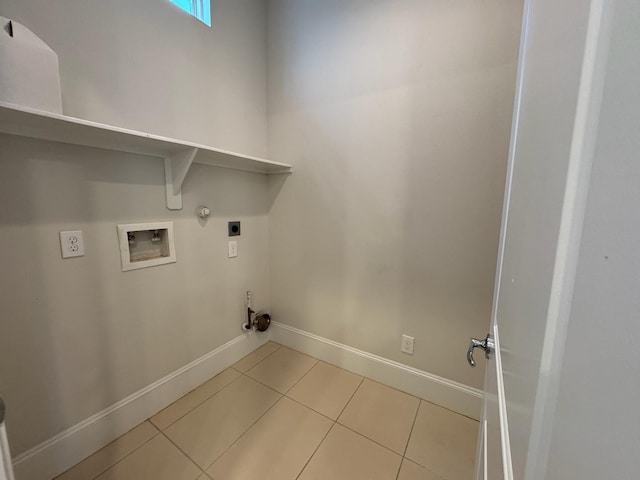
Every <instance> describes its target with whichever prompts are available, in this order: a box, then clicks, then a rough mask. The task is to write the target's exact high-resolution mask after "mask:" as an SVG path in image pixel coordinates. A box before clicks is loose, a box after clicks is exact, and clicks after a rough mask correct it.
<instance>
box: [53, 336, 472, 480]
mask: <svg viewBox="0 0 640 480" xmlns="http://www.w3.org/2000/svg"><path fill="white" fill-rule="evenodd" d="M477 432H478V422H476V421H475V420H471V419H469V418H467V417H463V416H461V415H458V414H456V413H453V412H451V411H449V410H446V409H444V408H441V407H438V406H436V405H434V404H432V403H429V402H425V401H423V400H420V399H419V398H416V397H413V396H411V395H408V394H406V393H403V392H400V391H398V390H394V389H393V388H390V387H387V386H385V385H381V384H379V383H376V382H374V381H372V380H369V379H367V378H363V377H361V376H359V375H355V374H353V373H351V372H348V371H346V370H342V369H340V368H337V367H335V366H333V365H329V364H327V363H324V362H321V361H318V360H317V359H315V358H312V357H309V356H307V355H304V354H302V353H299V352H296V351H294V350H291V349H289V348H286V347H283V346H280V345H278V344H275V343H273V342H269V343H267V344H265V345H263V346H262V347H260V348H259V349H258V350H256V351H254V352H253V353H251V354H250V355H248V356H246V357H245V358H243V359H242V360H240V361H239V362H238V363H236V364H235V365H233V366H232V367H231V368H228V369H227V370H225V371H223V372H222V373H220V374H219V375H217V376H216V377H214V378H212V379H211V380H209V381H207V382H206V383H204V384H202V385H201V386H200V387H198V388H197V389H195V390H193V391H192V392H190V393H188V394H187V395H185V396H184V397H182V398H181V399H179V400H177V401H176V402H175V403H173V404H171V405H170V406H169V407H167V408H165V409H164V410H162V411H161V412H159V413H158V414H156V415H154V416H153V417H151V418H150V419H149V420H147V421H146V422H144V423H142V424H140V425H138V426H137V427H136V428H134V429H133V430H131V431H130V432H128V433H126V434H125V435H123V436H122V437H120V438H118V439H117V440H115V441H114V442H112V443H111V444H109V445H107V446H106V447H104V448H103V449H102V450H100V451H98V452H96V453H95V454H93V455H92V456H90V457H88V458H87V459H85V460H84V461H82V462H81V463H79V464H78V465H76V466H75V467H73V468H72V469H71V470H69V471H67V472H66V473H64V474H62V475H61V476H59V477H58V480H93V479H98V480H134V479H135V480H210V479H212V480H253V479H259V480H287V479H292V480H293V479H300V480H343V479H345V480H346V479H349V480H357V479H366V480H471V478H472V476H473V462H474V456H475V443H476V437H477Z"/></svg>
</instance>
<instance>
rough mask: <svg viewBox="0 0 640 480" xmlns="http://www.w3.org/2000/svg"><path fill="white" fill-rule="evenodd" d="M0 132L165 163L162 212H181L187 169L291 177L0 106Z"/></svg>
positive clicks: (269, 167) (225, 156) (148, 137)
mask: <svg viewBox="0 0 640 480" xmlns="http://www.w3.org/2000/svg"><path fill="white" fill-rule="evenodd" d="M0 132H1V133H7V134H11V135H19V136H23V137H31V138H38V139H41V140H50V141H53V142H61V143H69V144H72V145H83V146H87V147H95V148H104V149H108V150H116V151H120V152H128V153H137V154H140V155H149V156H152V157H160V158H164V159H165V177H166V186H167V208H170V209H172V210H179V209H180V208H182V193H181V188H182V182H183V181H184V179H185V177H186V175H187V172H188V171H189V168H190V167H191V164H192V163H194V162H195V163H202V164H205V165H212V166H216V167H223V168H232V169H234V170H244V171H248V172H258V173H263V174H266V175H270V174H276V173H291V172H292V171H293V168H292V166H291V165H287V164H285V163H279V162H272V161H271V160H266V159H263V158H258V157H251V156H249V155H243V154H240V153H235V152H230V151H228V150H221V149H219V148H213V147H210V146H207V145H201V144H197V143H191V142H183V141H181V140H176V139H174V138H168V137H162V136H159V135H152V134H150V133H144V132H138V131H135V130H129V129H126V128H120V127H115V126H113V125H105V124H103V123H97V122H91V121H89V120H83V119H81V118H75V117H68V116H66V115H59V114H57V113H52V112H43V111H41V110H35V109H32V108H27V107H22V106H19V105H13V104H10V103H6V102H0Z"/></svg>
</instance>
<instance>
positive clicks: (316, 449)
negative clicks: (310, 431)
mask: <svg viewBox="0 0 640 480" xmlns="http://www.w3.org/2000/svg"><path fill="white" fill-rule="evenodd" d="M335 426H336V422H335V421H334V422H333V424H332V425H331V428H329V430H327V433H325V434H324V437H322V440H320V443H318V446H317V447H316V448H315V450H314V451H313V453H312V454H311V455H310V456H309V459H308V460H307V461H306V462H305V464H304V466H303V467H302V469H301V470H300V473H298V475H296V480H298V479H299V478H300V475H302V472H304V470H305V469H306V468H307V465H309V462H311V459H312V458H313V457H314V456H315V454H316V452H317V451H318V450H319V449H320V447H321V446H322V444H323V443H324V441H325V440H326V439H327V437H328V436H329V433H331V430H333V427H335Z"/></svg>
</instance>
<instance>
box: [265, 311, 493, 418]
mask: <svg viewBox="0 0 640 480" xmlns="http://www.w3.org/2000/svg"><path fill="white" fill-rule="evenodd" d="M269 331H270V332H271V340H273V341H274V342H277V343H280V344H282V345H284V346H287V347H291V348H292V349H294V350H298V351H300V352H302V353H306V354H308V355H311V356H313V357H316V358H319V359H320V360H324V361H326V362H328V363H331V364H333V365H337V366H339V367H342V368H344V369H346V370H350V371H352V372H354V373H357V374H359V375H362V376H365V377H368V378H371V379H373V380H376V381H378V382H380V383H383V384H385V385H389V386H390V387H394V388H397V389H398V390H402V391H403V392H407V393H410V394H411V395H415V396H416V397H420V398H423V399H424V400H428V401H429V402H432V403H435V404H437V405H440V406H442V407H445V408H448V409H449V410H453V411H454V412H458V413H460V414H462V415H466V416H467V417H471V418H475V419H476V420H479V419H480V413H481V410H482V391H481V390H478V389H477V388H472V387H469V386H467V385H463V384H461V383H458V382H454V381H452V380H447V379H446V378H442V377H439V376H437V375H433V374H431V373H428V372H424V371H422V370H418V369H417V368H413V367H409V366H407V365H403V364H401V363H399V362H394V361H393V360H389V359H386V358H383V357H380V356H378V355H374V354H372V353H368V352H364V351H362V350H358V349H357V348H353V347H350V346H348V345H344V344H342V343H338V342H334V341H333V340H329V339H327V338H323V337H320V336H318V335H314V334H312V333H309V332H305V331H304V330H299V329H297V328H294V327H290V326H288V325H284V324H282V323H279V322H271V327H270V328H269Z"/></svg>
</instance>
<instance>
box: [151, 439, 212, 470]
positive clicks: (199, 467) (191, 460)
mask: <svg viewBox="0 0 640 480" xmlns="http://www.w3.org/2000/svg"><path fill="white" fill-rule="evenodd" d="M160 434H161V435H162V436H163V437H164V438H166V439H167V440H169V443H171V445H173V446H174V447H176V448H177V449H178V450H179V451H180V452H182V454H183V455H184V456H185V457H187V458H188V459H189V461H190V462H191V463H193V464H194V465H195V466H196V468H197V469H198V470H200V472H201V473H207V472H205V471H204V470H203V469H202V467H201V466H200V465H198V463H196V461H195V460H194V459H193V458H191V457H190V456H189V455H187V452H185V451H184V450H182V449H181V448H180V447H179V446H178V445H177V444H176V443H175V442H174V441H173V440H171V439H170V438H169V436H168V435H167V434H166V433H164V432H162V431H161V432H160ZM198 476H200V475H198Z"/></svg>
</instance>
